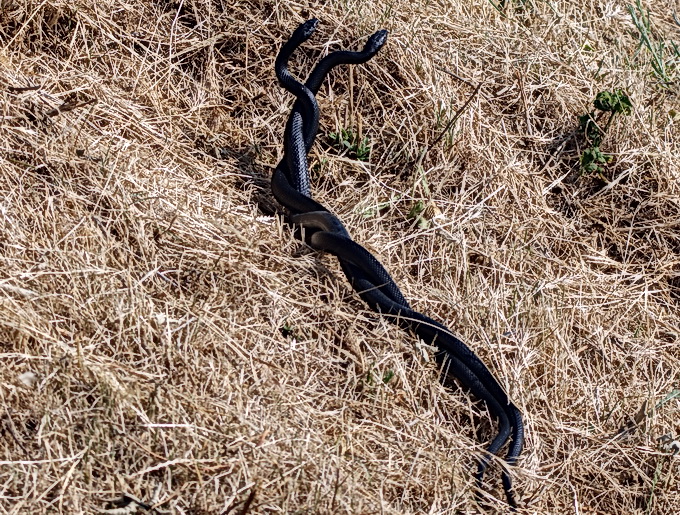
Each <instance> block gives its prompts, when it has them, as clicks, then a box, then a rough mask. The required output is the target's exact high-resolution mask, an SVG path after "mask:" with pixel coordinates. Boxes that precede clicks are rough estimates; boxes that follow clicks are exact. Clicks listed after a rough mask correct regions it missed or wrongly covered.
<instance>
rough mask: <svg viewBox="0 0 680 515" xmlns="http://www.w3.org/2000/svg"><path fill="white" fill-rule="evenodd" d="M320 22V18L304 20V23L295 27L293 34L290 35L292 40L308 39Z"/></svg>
mask: <svg viewBox="0 0 680 515" xmlns="http://www.w3.org/2000/svg"><path fill="white" fill-rule="evenodd" d="M318 24H319V20H317V19H316V18H312V19H311V20H307V21H306V22H304V23H303V24H302V25H300V26H299V27H298V28H297V29H295V32H293V35H292V36H291V37H290V39H291V40H294V41H300V42H302V41H307V40H308V39H309V37H310V36H311V35H312V34H314V31H315V30H316V26H317V25H318Z"/></svg>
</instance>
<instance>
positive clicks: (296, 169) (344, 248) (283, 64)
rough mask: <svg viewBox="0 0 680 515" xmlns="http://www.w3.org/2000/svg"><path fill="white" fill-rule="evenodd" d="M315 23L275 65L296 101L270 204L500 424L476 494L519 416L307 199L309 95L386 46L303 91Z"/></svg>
mask: <svg viewBox="0 0 680 515" xmlns="http://www.w3.org/2000/svg"><path fill="white" fill-rule="evenodd" d="M317 24H318V21H317V20H315V19H312V20H308V21H307V22H305V23H303V24H302V25H300V26H299V27H298V28H297V29H296V30H295V31H294V32H293V34H292V35H291V38H290V39H289V40H288V41H287V42H286V43H285V44H284V45H283V47H282V48H281V51H280V52H279V55H278V56H277V58H276V64H275V69H276V75H277V77H278V79H279V82H280V83H281V85H282V86H283V87H284V88H285V89H286V90H288V91H289V92H291V93H292V94H293V95H295V97H296V100H295V104H294V105H293V109H292V111H291V114H290V118H289V119H288V123H287V124H286V131H285V135H284V138H285V140H284V145H285V156H284V158H283V160H282V161H281V162H280V163H279V165H278V166H277V168H276V170H275V171H274V175H273V176H272V192H273V193H274V197H275V198H276V199H277V200H278V201H279V202H280V203H281V204H282V205H283V206H284V207H285V208H286V209H288V211H289V214H290V220H291V221H292V222H293V223H295V224H297V225H299V226H301V227H304V228H305V232H306V234H307V236H308V242H309V243H310V245H311V246H312V247H313V248H314V249H317V250H323V251H326V252H330V253H331V254H334V255H335V256H337V258H338V260H339V261H340V264H341V267H342V270H343V272H344V273H345V276H346V277H347V279H348V280H349V281H350V283H351V284H352V286H353V287H354V289H355V291H356V292H357V293H358V294H359V295H360V296H361V298H362V299H363V300H364V301H365V302H366V303H367V304H368V305H369V306H370V307H371V309H373V310H374V311H376V312H379V313H382V314H383V315H385V316H388V317H390V318H391V319H392V320H393V321H394V322H395V323H396V324H398V325H399V326H400V327H403V328H404V329H406V330H409V331H411V332H413V333H415V334H416V335H417V336H419V337H420V338H422V339H423V340H424V341H425V342H427V343H431V344H435V345H437V347H438V348H439V349H440V351H441V354H443V355H444V358H445V359H446V360H447V364H448V371H447V373H448V375H451V376H453V377H455V378H456V379H457V380H458V381H459V382H460V383H461V384H462V385H463V387H464V388H467V389H469V390H470V392H471V393H472V394H473V395H474V396H476V397H477V398H479V399H481V400H483V401H484V402H485V403H486V405H487V408H488V409H489V411H490V412H491V413H492V414H493V415H494V416H495V417H496V418H497V419H498V433H497V435H496V436H495V438H494V439H493V441H492V442H491V444H490V445H489V447H488V448H487V450H486V452H487V454H486V455H485V456H484V457H483V458H482V459H481V460H480V463H479V468H478V470H477V474H476V478H477V481H478V485H479V487H480V489H481V487H482V478H483V475H484V471H485V470H486V468H487V467H488V465H489V462H490V460H491V455H492V454H496V453H497V452H498V451H499V450H500V449H501V448H502V447H503V446H504V445H505V443H506V442H507V441H508V439H509V438H512V443H511V445H510V448H509V450H508V453H507V455H506V458H505V460H506V462H507V463H508V465H513V464H514V463H515V462H516V459H517V457H518V456H519V455H520V453H521V452H522V447H523V442H524V426H523V422H522V415H521V413H520V411H519V410H518V409H517V407H516V406H515V405H514V404H513V403H512V402H510V400H509V399H508V397H507V395H506V393H505V391H504V390H503V388H502V387H501V386H500V384H499V383H498V381H497V380H496V378H495V377H494V376H493V374H491V372H489V369H488V368H487V367H486V365H484V363H483V362H482V361H481V360H480V359H479V358H478V357H477V355H476V354H475V353H474V352H473V351H472V350H470V348H469V347H468V346H467V345H465V344H464V343H463V342H462V341H461V340H459V339H458V338H456V337H455V336H454V335H453V334H452V333H451V331H449V329H447V328H446V327H445V326H444V325H442V324H440V323H439V322H437V321H435V320H433V319H431V318H429V317H427V316H425V315H423V314H421V313H418V312H417V311H414V310H413V309H411V307H410V305H409V303H408V302H407V301H406V299H405V298H404V296H403V294H402V292H401V290H400V289H399V287H398V286H397V285H396V283H395V282H394V280H393V279H392V277H391V276H390V274H389V273H388V272H387V270H385V268H384V267H383V266H382V264H381V263H380V262H379V261H378V260H377V259H376V258H375V257H374V256H373V255H372V254H371V253H370V252H368V251H367V250H366V249H365V248H364V247H362V246H361V245H359V244H358V243H356V242H354V241H353V240H352V239H351V237H350V235H349V233H348V232H347V230H346V229H345V227H344V226H343V224H342V222H340V220H339V219H338V218H337V217H336V216H335V215H333V214H332V213H330V212H329V211H328V210H327V209H326V208H325V207H324V206H322V205H321V204H319V203H318V202H316V201H315V200H313V199H312V198H311V194H310V182H309V170H308V165H307V153H308V152H309V150H310V149H311V147H312V145H313V143H314V140H315V138H316V134H317V132H318V128H319V107H318V105H317V102H316V98H315V95H316V93H317V92H318V91H319V88H320V87H321V84H322V82H323V80H324V79H325V77H326V76H327V75H328V73H329V72H330V71H331V70H332V69H333V68H334V67H336V66H338V65H340V64H360V63H365V62H366V61H368V60H369V59H370V58H371V57H373V56H374V55H375V54H376V53H377V52H378V51H379V50H380V48H381V47H382V46H383V45H384V44H385V42H386V41H387V31H385V30H381V31H378V32H376V33H375V34H373V35H372V36H371V37H370V38H369V39H368V41H367V42H366V45H365V46H364V48H363V50H362V51H361V52H350V51H336V52H333V53H331V54H329V55H328V56H326V57H325V58H323V59H322V60H321V61H320V62H319V63H318V64H317V66H316V67H315V68H314V70H313V71H312V73H311V74H310V76H309V78H308V79H307V81H306V82H305V84H302V83H301V82H299V81H297V80H296V79H295V78H294V77H293V76H292V75H291V74H290V72H289V71H288V60H289V59H290V56H291V55H292V53H293V52H294V51H295V50H296V49H297V48H298V47H299V46H300V44H302V43H303V42H304V41H306V40H307V39H309V37H310V36H311V35H312V33H313V32H314V30H315V29H316V27H317ZM502 478H503V488H504V490H505V492H506V495H507V499H508V503H509V504H510V506H511V507H512V508H514V507H516V502H515V498H514V495H513V491H512V483H511V479H510V476H509V475H508V474H507V473H506V472H503V476H502Z"/></svg>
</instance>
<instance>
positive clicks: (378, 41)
mask: <svg viewBox="0 0 680 515" xmlns="http://www.w3.org/2000/svg"><path fill="white" fill-rule="evenodd" d="M385 43H387V31H386V30H385V29H383V30H379V31H378V32H376V33H375V34H373V35H372V36H371V37H370V38H368V41H366V44H365V45H364V50H363V51H364V52H366V53H368V54H370V55H372V56H373V55H375V54H377V53H378V50H380V49H381V48H382V47H383V45H384V44H385Z"/></svg>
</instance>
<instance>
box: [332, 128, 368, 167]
mask: <svg viewBox="0 0 680 515" xmlns="http://www.w3.org/2000/svg"><path fill="white" fill-rule="evenodd" d="M328 140H329V141H330V143H331V145H332V146H333V147H335V148H337V149H338V150H340V151H343V152H347V153H348V155H349V157H351V158H354V159H357V160H359V161H368V158H369V156H370V154H371V144H370V141H369V139H368V136H364V137H363V138H361V137H359V135H358V134H357V133H355V132H354V131H353V130H352V129H340V132H331V133H329V134H328Z"/></svg>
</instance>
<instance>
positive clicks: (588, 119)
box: [579, 89, 633, 173]
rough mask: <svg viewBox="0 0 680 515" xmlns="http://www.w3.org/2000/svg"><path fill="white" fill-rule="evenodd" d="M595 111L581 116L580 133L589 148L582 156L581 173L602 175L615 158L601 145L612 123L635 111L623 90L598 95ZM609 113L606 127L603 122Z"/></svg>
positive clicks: (595, 101) (594, 103)
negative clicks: (605, 167) (605, 151)
mask: <svg viewBox="0 0 680 515" xmlns="http://www.w3.org/2000/svg"><path fill="white" fill-rule="evenodd" d="M593 105H594V106H595V111H591V112H589V113H586V114H584V115H582V116H579V132H580V133H581V134H583V136H584V137H585V140H586V144H587V145H588V148H586V149H585V150H584V151H583V153H582V154H581V171H582V172H588V173H601V172H603V171H604V166H605V165H607V164H608V163H610V162H611V161H612V159H613V157H612V156H611V155H609V154H605V153H604V152H602V151H601V150H600V145H601V144H602V140H603V139H604V136H605V134H606V133H607V131H608V130H609V127H610V126H611V124H612V122H613V121H614V119H615V118H616V117H617V116H620V115H623V116H628V115H629V114H630V113H631V110H632V109H633V104H632V103H631V101H630V98H629V97H628V95H626V94H625V93H624V92H623V90H621V89H616V90H614V91H602V92H600V93H598V94H597V96H596V97H595V100H594V101H593ZM605 113H609V118H608V119H607V121H606V123H605V125H604V126H602V125H601V121H602V119H603V117H604V116H605Z"/></svg>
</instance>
